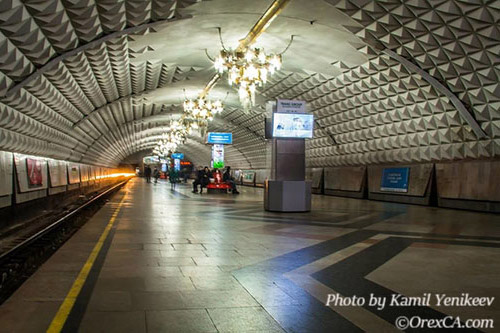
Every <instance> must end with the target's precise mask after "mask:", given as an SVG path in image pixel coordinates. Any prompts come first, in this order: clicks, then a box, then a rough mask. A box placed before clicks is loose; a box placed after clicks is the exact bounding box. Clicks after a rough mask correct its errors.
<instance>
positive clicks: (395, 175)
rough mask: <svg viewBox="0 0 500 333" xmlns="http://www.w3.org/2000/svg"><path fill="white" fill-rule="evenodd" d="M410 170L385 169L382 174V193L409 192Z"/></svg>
mask: <svg viewBox="0 0 500 333" xmlns="http://www.w3.org/2000/svg"><path fill="white" fill-rule="evenodd" d="M409 174H410V168H385V169H384V171H383V173H382V184H381V185H380V190H381V191H387V192H402V193H406V192H408V178H409Z"/></svg>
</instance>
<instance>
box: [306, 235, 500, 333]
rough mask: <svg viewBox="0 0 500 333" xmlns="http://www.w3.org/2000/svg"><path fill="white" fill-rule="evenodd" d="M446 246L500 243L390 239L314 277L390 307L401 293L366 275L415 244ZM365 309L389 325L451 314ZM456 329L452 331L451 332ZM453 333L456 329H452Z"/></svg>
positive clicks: (342, 291) (405, 308)
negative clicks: (400, 318) (403, 319)
mask: <svg viewBox="0 0 500 333" xmlns="http://www.w3.org/2000/svg"><path fill="white" fill-rule="evenodd" d="M421 242H425V243H444V244H451V245H466V246H469V245H479V246H483V245H485V246H492V247H500V244H492V243H487V244H485V243H480V242H467V241H452V240H450V241H447V240H446V241H441V240H435V239H420V238H418V239H417V238H402V237H389V238H386V239H384V240H382V241H380V242H378V243H376V244H374V245H372V246H370V247H368V248H366V249H364V250H362V251H360V252H358V253H355V254H353V255H352V256H349V257H347V258H346V259H344V260H342V261H340V262H338V263H336V264H334V265H331V266H329V267H327V268H325V269H323V270H320V271H318V272H316V273H314V274H312V275H311V276H312V277H313V278H315V279H316V280H318V281H319V282H321V283H322V284H324V285H326V286H328V287H329V288H331V289H333V290H335V291H337V292H338V293H340V294H341V295H343V296H345V297H349V296H354V295H355V296H357V297H363V298H365V299H368V298H369V297H370V295H372V294H373V295H375V296H376V297H378V298H385V299H386V304H390V299H391V297H392V295H393V294H398V293H397V292H395V291H393V290H390V289H388V288H386V287H384V286H381V285H379V284H378V283H375V282H373V281H371V280H368V279H367V278H366V276H367V275H368V274H370V273H371V272H372V271H374V270H376V269H377V268H379V267H380V266H382V265H383V264H385V263H386V262H388V261H389V260H391V259H392V258H394V257H396V256H397V255H399V254H400V253H401V252H402V251H404V250H405V249H407V248H408V247H409V246H411V245H412V244H413V243H421ZM364 308H365V309H367V310H369V311H370V312H372V313H373V314H375V315H377V316H379V317H380V318H382V319H384V320H386V321H387V322H388V323H390V324H392V325H394V323H395V321H396V319H397V318H398V317H399V316H406V317H407V318H411V317H413V316H419V317H420V318H427V319H440V318H444V317H446V316H447V315H446V314H444V313H442V312H440V311H437V310H434V309H432V308H430V307H426V306H398V307H396V306H390V305H388V306H386V307H384V308H383V309H382V310H378V309H377V308H376V307H375V306H369V305H365V306H364ZM451 330H452V329H451ZM406 331H409V332H411V331H413V332H426V331H432V330H424V329H419V330H411V329H407V330H406ZM452 331H453V330H452ZM461 331H464V332H479V331H478V330H473V329H471V330H466V329H464V330H461Z"/></svg>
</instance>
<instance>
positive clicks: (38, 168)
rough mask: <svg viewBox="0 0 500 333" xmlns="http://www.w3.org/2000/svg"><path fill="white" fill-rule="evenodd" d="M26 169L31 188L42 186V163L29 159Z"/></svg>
mask: <svg viewBox="0 0 500 333" xmlns="http://www.w3.org/2000/svg"><path fill="white" fill-rule="evenodd" d="M26 169H27V170H28V184H29V186H33V187H35V186H42V185H43V178H42V161H40V160H37V159H34V158H27V159H26Z"/></svg>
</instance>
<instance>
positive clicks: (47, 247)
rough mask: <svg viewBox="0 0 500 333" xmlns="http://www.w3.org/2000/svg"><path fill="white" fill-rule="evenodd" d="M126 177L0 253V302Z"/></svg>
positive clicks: (114, 190) (100, 204)
mask: <svg viewBox="0 0 500 333" xmlns="http://www.w3.org/2000/svg"><path fill="white" fill-rule="evenodd" d="M128 180H129V179H126V180H124V181H122V182H120V183H118V184H116V185H113V186H112V187H110V188H108V189H106V190H105V191H103V192H101V193H99V194H97V195H96V196H94V197H92V198H91V199H89V200H88V201H86V202H85V203H83V204H82V205H80V206H78V207H77V208H75V209H73V210H71V211H70V212H69V213H67V214H65V215H64V216H62V217H60V218H57V219H56V220H55V221H52V222H51V223H49V224H48V225H47V226H45V227H43V229H41V230H39V231H37V232H35V233H34V234H31V235H29V236H25V237H22V238H20V239H19V240H17V242H16V244H15V245H14V246H12V247H11V248H9V249H8V250H6V251H4V252H3V253H1V254H0V305H1V304H3V302H5V301H6V300H7V299H8V298H9V297H10V295H12V294H13V293H14V292H15V291H16V290H17V288H19V286H21V284H22V283H23V282H24V281H25V280H27V279H28V278H29V277H30V276H31V275H32V274H33V273H34V272H35V271H36V270H37V269H38V268H39V267H40V266H41V265H42V264H43V263H44V262H45V261H46V260H47V259H48V258H49V257H50V256H51V255H52V254H53V253H54V252H55V251H56V250H57V249H58V248H59V247H60V246H61V245H62V244H64V242H65V241H66V240H68V239H69V238H70V237H71V236H72V235H73V234H74V233H75V232H76V231H77V230H78V229H79V228H80V227H81V226H82V225H83V224H84V223H85V222H86V221H87V220H88V219H89V218H90V217H91V216H92V215H93V214H94V213H95V212H96V211H97V210H99V208H100V207H101V206H102V203H104V202H105V199H106V198H108V197H109V196H110V195H112V194H113V193H114V192H116V191H117V190H119V189H120V188H121V187H122V186H123V185H125V184H126V183H127V182H128Z"/></svg>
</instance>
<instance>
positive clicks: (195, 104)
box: [184, 97, 224, 127]
mask: <svg viewBox="0 0 500 333" xmlns="http://www.w3.org/2000/svg"><path fill="white" fill-rule="evenodd" d="M223 110H224V108H223V106H222V102H221V101H220V100H215V101H210V100H206V99H205V98H203V97H200V98H198V99H196V100H188V99H186V100H185V101H184V113H185V116H186V118H187V119H190V120H192V121H193V122H196V123H198V125H200V126H201V127H203V126H207V125H208V122H209V121H212V120H213V119H214V116H215V115H217V114H219V113H221V112H222V111H223Z"/></svg>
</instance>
